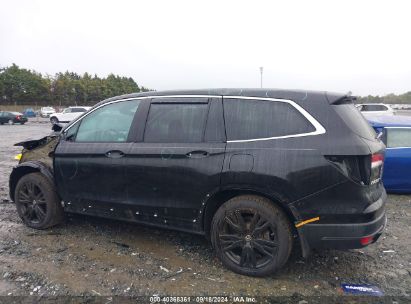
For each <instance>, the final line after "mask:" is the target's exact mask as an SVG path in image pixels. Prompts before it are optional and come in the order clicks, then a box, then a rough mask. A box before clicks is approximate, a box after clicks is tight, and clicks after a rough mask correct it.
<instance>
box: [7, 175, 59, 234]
mask: <svg viewBox="0 0 411 304" xmlns="http://www.w3.org/2000/svg"><path fill="white" fill-rule="evenodd" d="M14 201H15V203H16V208H17V213H18V214H19V216H20V218H21V219H22V221H23V222H24V224H26V225H27V226H29V227H31V228H35V229H45V228H49V227H51V226H54V225H56V224H58V223H60V222H61V221H62V219H63V207H62V206H61V202H60V199H59V197H58V195H57V193H56V191H55V188H54V185H53V184H52V183H51V182H50V181H49V180H48V179H47V178H46V177H44V176H43V175H42V174H40V173H29V174H27V175H24V176H23V177H22V178H21V179H20V180H19V181H18V183H17V186H16V190H15V194H14Z"/></svg>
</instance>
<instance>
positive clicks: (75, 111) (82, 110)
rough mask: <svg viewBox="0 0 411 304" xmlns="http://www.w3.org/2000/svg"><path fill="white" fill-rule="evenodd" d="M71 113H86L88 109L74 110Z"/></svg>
mask: <svg viewBox="0 0 411 304" xmlns="http://www.w3.org/2000/svg"><path fill="white" fill-rule="evenodd" d="M71 112H73V113H79V112H86V109H84V108H72V109H71Z"/></svg>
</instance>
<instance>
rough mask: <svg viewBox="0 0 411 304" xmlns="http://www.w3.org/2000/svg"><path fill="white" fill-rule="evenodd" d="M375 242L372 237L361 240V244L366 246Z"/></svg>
mask: <svg viewBox="0 0 411 304" xmlns="http://www.w3.org/2000/svg"><path fill="white" fill-rule="evenodd" d="M372 241H373V237H372V236H366V237H363V238H361V239H360V243H361V245H363V246H365V245H368V244H371V242H372Z"/></svg>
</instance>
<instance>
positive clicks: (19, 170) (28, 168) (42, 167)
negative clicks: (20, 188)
mask: <svg viewBox="0 0 411 304" xmlns="http://www.w3.org/2000/svg"><path fill="white" fill-rule="evenodd" d="M34 172H39V173H41V174H42V175H44V176H45V177H46V178H47V179H48V180H50V182H51V183H52V184H54V178H53V172H52V170H51V169H50V168H49V167H48V166H47V165H46V164H44V163H42V162H36V161H28V162H24V163H22V164H19V165H18V166H16V167H14V168H13V171H12V172H11V174H10V178H9V195H10V198H11V200H12V201H14V192H15V190H16V186H17V183H18V181H19V180H20V178H22V177H23V176H24V175H27V174H29V173H34Z"/></svg>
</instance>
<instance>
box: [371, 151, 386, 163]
mask: <svg viewBox="0 0 411 304" xmlns="http://www.w3.org/2000/svg"><path fill="white" fill-rule="evenodd" d="M383 161H384V155H383V154H380V153H378V154H373V155H371V163H372V164H373V163H378V162H383Z"/></svg>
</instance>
